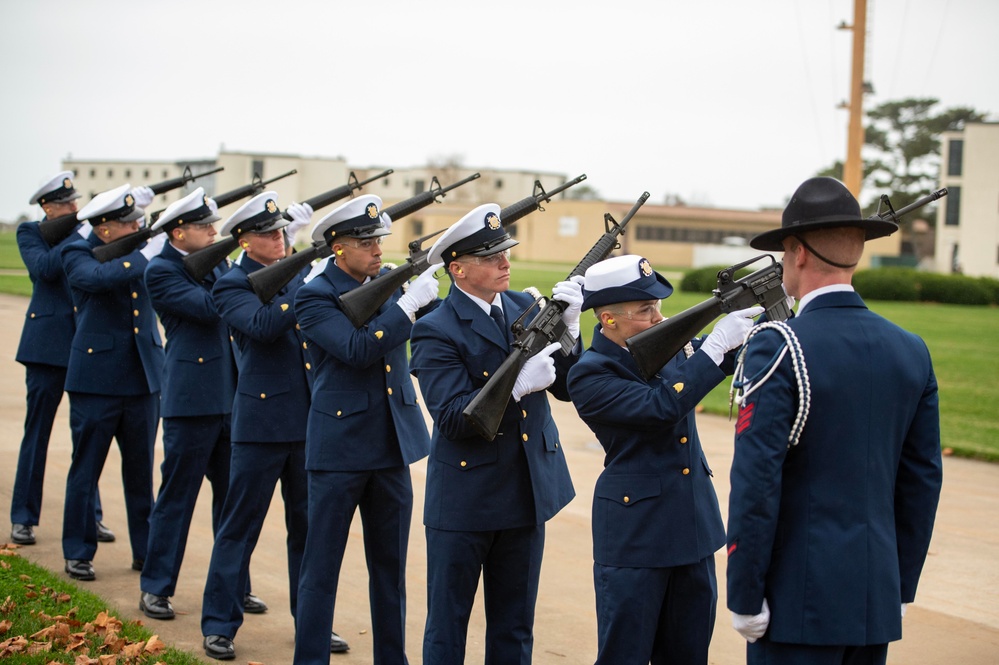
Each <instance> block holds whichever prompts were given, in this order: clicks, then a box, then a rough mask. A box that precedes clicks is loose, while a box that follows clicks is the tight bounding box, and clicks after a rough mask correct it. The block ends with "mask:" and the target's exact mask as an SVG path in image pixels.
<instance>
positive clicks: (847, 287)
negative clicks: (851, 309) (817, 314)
mask: <svg viewBox="0 0 999 665" xmlns="http://www.w3.org/2000/svg"><path fill="white" fill-rule="evenodd" d="M839 291H847V292H851V293H852V292H853V286H852V285H851V284H829V285H828V286H820V287H819V288H817V289H815V290H814V291H809V292H808V293H807V294H806V295H805V297H804V298H802V299H801V301H800V302H799V303H798V314H799V315H800V314H801V312H802V311H804V309H805V307H806V306H807V305H808V303H810V302H812V301H813V300H815V298H817V297H818V296H823V295H825V294H827V293H836V292H839Z"/></svg>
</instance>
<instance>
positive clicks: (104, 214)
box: [76, 183, 145, 226]
mask: <svg viewBox="0 0 999 665" xmlns="http://www.w3.org/2000/svg"><path fill="white" fill-rule="evenodd" d="M131 191H132V186H131V185H130V184H128V183H125V184H124V185H121V186H120V187H115V188H114V189H109V190H108V191H106V192H101V193H100V194H98V195H97V196H95V197H94V198H92V199H90V202H89V203H87V205H85V206H83V208H81V209H80V212H78V213H76V218H77V219H79V220H80V221H83V220H87V221H89V222H90V224H91V226H97V225H98V224H103V223H104V222H134V221H135V220H137V219H142V218H143V217H144V216H145V212H144V211H143V210H142V208H136V207H135V199H134V198H133V197H132V194H131V193H130V192H131Z"/></svg>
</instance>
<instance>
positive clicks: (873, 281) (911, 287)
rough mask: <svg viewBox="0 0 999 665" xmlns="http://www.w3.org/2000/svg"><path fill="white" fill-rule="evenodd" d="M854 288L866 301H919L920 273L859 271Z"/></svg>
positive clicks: (909, 271)
mask: <svg viewBox="0 0 999 665" xmlns="http://www.w3.org/2000/svg"><path fill="white" fill-rule="evenodd" d="M853 288H854V289H856V290H857V293H859V294H860V297H861V298H864V299H865V300H906V301H915V300H919V287H918V273H916V271H915V270H910V269H908V268H877V269H874V270H858V271H857V272H855V273H854V274H853Z"/></svg>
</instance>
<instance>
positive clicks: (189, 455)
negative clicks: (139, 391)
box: [140, 414, 230, 596]
mask: <svg viewBox="0 0 999 665" xmlns="http://www.w3.org/2000/svg"><path fill="white" fill-rule="evenodd" d="M229 455H230V444H229V414H224V415H222V414H220V415H215V416H193V417H185V418H164V419H163V464H162V465H161V466H160V472H161V474H162V476H163V480H162V482H161V483H160V490H159V494H157V496H156V503H154V504H153V512H152V513H151V514H150V516H149V546H148V550H147V552H146V563H145V565H144V566H143V567H142V578H141V580H140V588H141V589H142V590H143V591H145V592H146V593H153V594H156V595H157V596H172V595H173V594H174V592H175V591H176V588H177V578H178V576H179V575H180V565H181V563H182V562H183V560H184V550H185V548H186V546H187V534H188V532H189V531H190V529H191V518H192V517H193V516H194V506H195V504H196V503H197V501H198V493H199V492H200V491H201V484H202V482H203V480H204V478H206V477H207V478H208V481H209V482H210V483H211V486H212V532H213V533H218V528H219V524H220V522H221V520H222V506H223V504H224V503H225V496H226V492H228V490H229Z"/></svg>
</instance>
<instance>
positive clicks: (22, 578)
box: [17, 573, 31, 582]
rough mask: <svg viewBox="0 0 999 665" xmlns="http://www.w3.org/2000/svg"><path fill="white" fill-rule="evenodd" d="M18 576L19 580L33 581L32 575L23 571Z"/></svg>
mask: <svg viewBox="0 0 999 665" xmlns="http://www.w3.org/2000/svg"><path fill="white" fill-rule="evenodd" d="M17 578H18V579H19V580H21V581H22V582H30V581H31V575H25V574H23V573H22V574H20V575H18V576H17Z"/></svg>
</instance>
